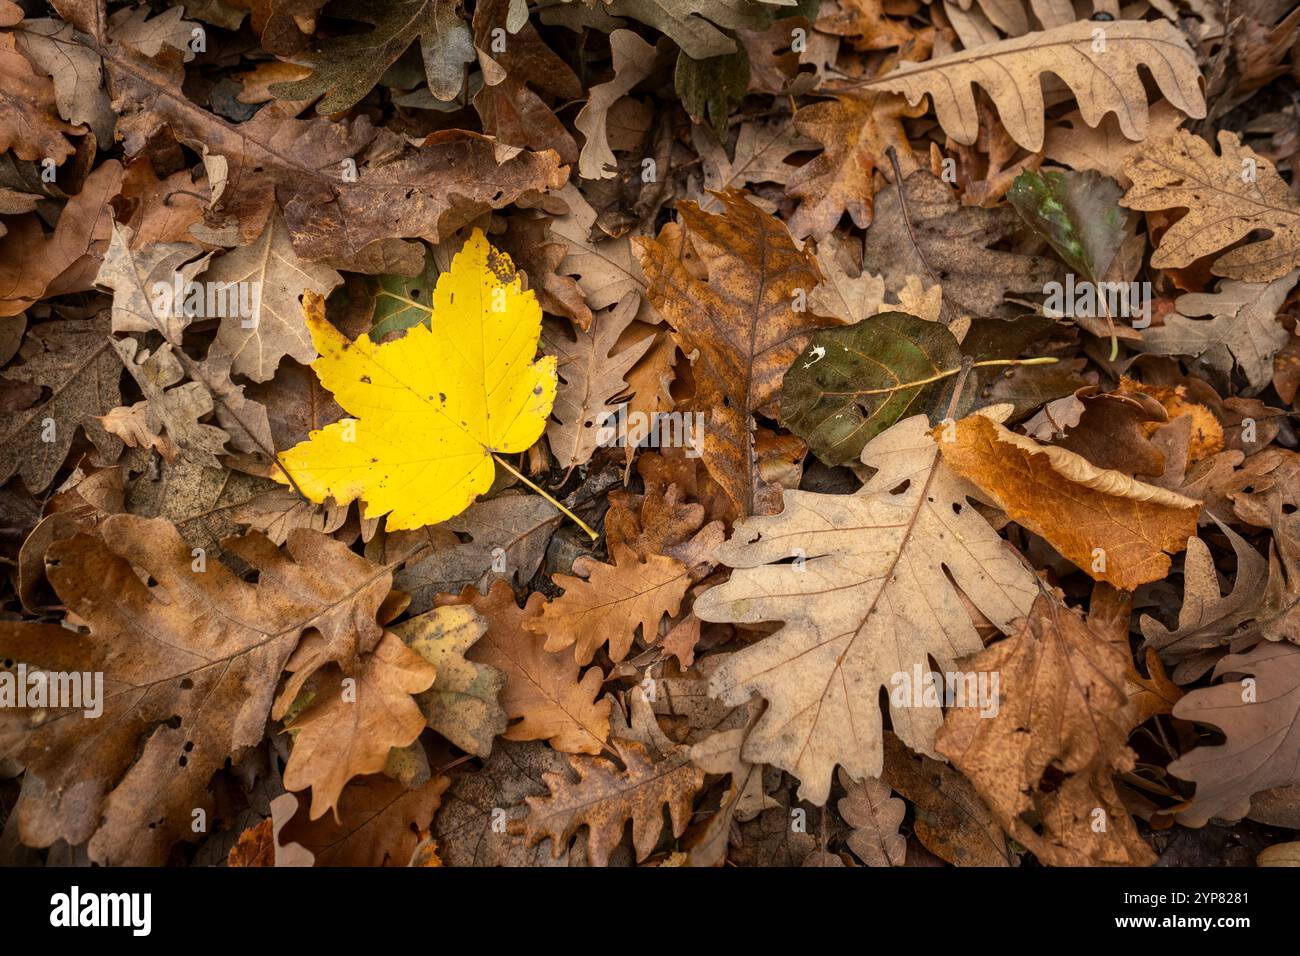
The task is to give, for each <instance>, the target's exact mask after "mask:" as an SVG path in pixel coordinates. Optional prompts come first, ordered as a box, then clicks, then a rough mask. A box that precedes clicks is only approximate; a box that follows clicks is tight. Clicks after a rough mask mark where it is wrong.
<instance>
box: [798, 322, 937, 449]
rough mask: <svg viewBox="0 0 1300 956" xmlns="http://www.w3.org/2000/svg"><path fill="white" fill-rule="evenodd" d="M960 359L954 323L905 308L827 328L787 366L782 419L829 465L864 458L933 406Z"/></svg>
mask: <svg viewBox="0 0 1300 956" xmlns="http://www.w3.org/2000/svg"><path fill="white" fill-rule="evenodd" d="M961 360H962V356H961V349H960V348H959V347H958V345H957V340H956V338H954V337H953V334H952V333H951V332H950V331H948V327H947V326H945V325H942V324H940V323H938V322H927V321H926V320H925V319H919V318H917V317H916V316H914V315H908V314H907V313H906V312H884V313H882V314H880V315H874V316H872V317H871V318H868V319H863V320H862V321H861V322H858V323H857V324H855V325H850V326H846V327H844V328H838V329H825V330H823V331H821V332H818V333H817V334H816V335H814V336H813V337H812V340H811V341H810V342H809V343H808V347H807V348H805V349H804V350H803V352H802V353H801V354H800V355H799V357H798V358H797V359H795V362H794V364H793V365H791V366H790V368H789V370H788V371H787V372H786V373H785V380H784V382H783V383H782V386H781V420H782V423H783V424H784V425H785V426H786V427H787V428H789V429H790V430H791V431H793V432H794V433H795V434H796V435H798V436H799V437H800V438H802V439H803V440H804V441H806V442H807V443H808V447H809V448H811V449H812V450H813V452H814V453H815V454H816V455H817V457H818V458H820V459H821V460H822V461H824V462H826V463H827V464H828V465H843V464H848V463H849V462H854V461H857V460H858V458H859V456H860V455H861V454H862V449H863V447H864V446H865V445H866V444H867V442H868V441H870V440H871V439H872V438H874V437H875V436H876V435H878V434H879V433H880V432H882V431H884V430H885V429H886V428H888V427H889V426H890V425H893V424H894V423H895V422H897V421H899V420H900V419H902V418H905V417H907V416H908V415H915V414H917V413H918V412H930V411H931V410H932V408H933V407H934V405H935V404H937V401H936V400H937V399H938V398H939V397H941V396H942V395H943V394H944V393H945V392H946V391H948V390H949V389H950V387H951V385H952V383H951V382H950V381H949V380H948V379H949V377H950V373H952V372H953V370H955V369H958V368H960V367H961ZM936 376H942V377H939V378H937V379H936ZM927 380H928V381H927Z"/></svg>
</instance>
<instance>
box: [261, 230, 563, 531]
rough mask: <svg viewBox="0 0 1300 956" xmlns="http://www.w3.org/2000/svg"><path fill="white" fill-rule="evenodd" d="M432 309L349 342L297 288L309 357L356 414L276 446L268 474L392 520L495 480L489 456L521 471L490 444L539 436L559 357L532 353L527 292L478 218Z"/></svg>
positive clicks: (442, 516) (423, 517)
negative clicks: (416, 320)
mask: <svg viewBox="0 0 1300 956" xmlns="http://www.w3.org/2000/svg"><path fill="white" fill-rule="evenodd" d="M430 312H431V314H430V319H429V324H428V325H425V324H419V325H415V326H413V327H412V328H410V329H408V330H407V332H406V334H405V335H404V336H403V337H402V338H400V339H397V340H395V341H391V342H385V343H383V344H378V343H376V342H372V341H371V340H370V337H369V336H367V335H362V336H360V337H358V338H357V339H356V341H351V342H350V341H348V339H347V338H346V337H344V336H343V335H342V334H341V333H340V332H339V331H338V330H337V329H335V328H334V326H332V325H330V323H329V322H328V321H327V320H326V318H325V300H324V299H323V298H322V297H321V296H319V295H317V294H315V293H312V292H308V293H306V294H305V295H304V297H303V313H304V315H305V316H306V319H307V327H308V329H310V331H311V337H312V342H313V343H314V344H315V346H316V351H317V352H319V353H320V357H319V358H318V359H316V361H314V362H313V363H312V366H311V367H312V369H313V370H315V372H316V376H317V377H318V378H319V379H320V382H321V384H322V385H323V386H324V387H325V388H327V389H329V391H331V392H332V393H333V394H334V398H335V399H336V400H337V401H338V403H339V404H340V405H341V406H343V409H344V410H345V411H346V412H348V414H349V415H350V416H352V417H350V418H344V419H342V420H340V421H337V422H334V423H333V424H331V425H327V426H326V427H324V428H322V429H320V430H318V431H314V432H312V433H311V435H310V436H309V437H308V439H307V441H305V442H301V443H300V444H298V445H295V446H294V447H293V448H291V449H289V450H288V451H286V452H284V453H282V454H281V455H280V465H281V468H282V469H283V471H280V470H278V469H277V473H276V475H275V477H276V479H277V480H278V481H281V482H282V483H285V484H289V483H290V482H289V481H288V478H287V477H286V476H285V474H284V472H288V475H289V476H292V478H293V482H292V483H293V484H294V485H296V486H297V488H298V489H299V490H300V491H301V492H302V493H303V494H304V495H306V496H307V497H308V498H310V499H311V500H312V501H317V502H321V501H324V500H325V499H326V498H329V497H333V498H334V500H335V501H337V502H338V503H339V504H347V503H348V502H350V501H352V500H354V499H356V498H361V499H363V500H364V502H365V516H366V517H367V518H374V517H378V516H379V515H383V514H387V515H388V529H389V530H390V531H395V530H405V529H410V528H419V527H423V526H424V525H430V524H437V523H438V522H440V521H445V520H447V519H448V518H451V517H453V516H455V515H457V514H459V513H460V512H462V511H464V510H465V508H467V507H468V506H469V505H470V503H471V502H473V500H474V499H475V498H476V497H478V496H479V495H480V494H482V493H483V492H485V491H487V490H488V488H489V487H491V485H492V479H493V476H494V473H495V472H494V467H493V460H494V458H495V460H496V461H499V462H501V464H502V465H503V466H504V467H506V468H507V469H508V470H510V471H511V472H513V473H514V474H515V475H516V476H517V477H519V478H521V479H523V480H524V481H527V480H528V479H527V478H525V477H524V476H523V475H522V474H519V472H517V471H515V470H514V468H513V467H512V466H510V465H509V464H508V463H507V462H505V461H504V460H503V459H502V458H500V457H499V456H500V454H504V453H508V452H521V451H524V450H525V449H527V448H528V447H529V446H531V445H532V444H533V443H534V442H536V441H537V439H538V438H540V437H541V434H542V431H543V429H545V427H546V419H547V416H548V415H549V414H550V411H551V404H552V403H553V402H554V401H555V388H556V375H555V357H554V356H552V355H546V356H542V357H541V358H537V357H536V356H537V344H538V338H539V336H540V335H541V329H542V310H541V307H540V306H539V305H538V304H537V297H536V296H535V295H534V294H533V292H532V291H531V290H530V291H523V289H522V288H521V286H520V281H519V276H518V275H517V274H516V272H515V269H514V265H513V263H511V261H510V257H509V256H507V255H505V254H504V253H501V252H499V251H497V250H496V249H494V248H493V247H492V246H491V245H489V244H488V241H487V239H486V238H484V236H483V233H482V232H481V231H480V230H478V229H475V230H474V234H473V235H472V236H470V238H469V240H468V241H466V243H465V245H464V246H463V247H462V248H461V250H460V252H458V253H457V254H456V256H455V258H453V259H452V262H451V269H450V271H448V272H444V273H443V274H442V275H441V276H439V277H438V283H437V286H436V287H435V289H434V291H433V305H432V308H431V310H430ZM528 483H529V484H532V483H531V482H528ZM533 487H534V488H536V486H535V485H534V486H533ZM538 490H539V491H540V489H538ZM547 497H549V496H547ZM552 500H553V499H552ZM562 510H563V509H562Z"/></svg>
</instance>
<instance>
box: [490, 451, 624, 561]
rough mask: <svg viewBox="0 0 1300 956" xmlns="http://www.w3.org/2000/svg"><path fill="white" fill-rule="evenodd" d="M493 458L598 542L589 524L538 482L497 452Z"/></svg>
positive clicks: (597, 537) (596, 535)
mask: <svg viewBox="0 0 1300 956" xmlns="http://www.w3.org/2000/svg"><path fill="white" fill-rule="evenodd" d="M492 457H493V458H495V459H496V462H497V464H498V465H500V466H501V467H502V468H504V469H505V470H506V471H508V472H510V474H512V475H514V476H515V477H516V478H518V479H519V480H520V481H522V482H523V483H524V484H526V485H527V486H528V487H529V488H531V489H533V491H535V492H537V493H538V494H539V495H541V496H542V497H543V498H545V499H546V500H547V501H549V502H550V503H551V504H553V505H555V507H556V508H558V509H559V510H560V511H561V512H562V513H563V514H565V515H566V516H568V518H569V519H570V520H571V521H572V522H573V523H574V524H576V525H577V526H578V527H579V528H581V529H582V530H583V531H585V532H587V537H589V538H591V540H592V541H596V540H597V539H599V538H600V535H598V534H596V532H594V531H592V530H591V528H590V527H589V526H588V525H587V522H585V521H583V520H582V519H581V518H579V517H578V516H577V515H575V514H574V513H573V512H572V511H570V510H569V509H568V508H566V507H564V505H562V504H560V502H559V501H557V500H556V499H555V498H554V497H553V496H552V495H550V494H549V493H547V491H546V490H545V489H544V488H542V487H541V486H540V485H538V484H537V483H536V482H534V481H533V480H532V479H531V478H529V477H528V476H527V475H525V474H524V473H523V472H522V471H520V470H519V469H518V468H516V467H515V466H514V465H512V464H510V462H508V461H506V460H505V459H504V458H502V457H501V456H500V455H498V454H497V453H496V452H493V453H492Z"/></svg>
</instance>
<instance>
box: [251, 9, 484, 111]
mask: <svg viewBox="0 0 1300 956" xmlns="http://www.w3.org/2000/svg"><path fill="white" fill-rule="evenodd" d="M369 7H370V9H369V10H367V9H366V5H360V4H358V5H357V12H356V13H354V14H351V16H353V17H355V18H356V19H358V20H361V21H363V22H365V23H369V24H373V26H374V29H373V30H371V31H369V32H366V33H353V34H348V35H346V36H341V37H335V38H332V39H329V40H325V41H323V42H321V43H320V44H319V48H318V49H317V50H316V52H314V53H313V54H311V55H310V56H309V58H308V60H307V65H309V66H311V67H312V74H311V76H308V77H305V78H303V79H301V80H296V81H294V82H292V83H276V84H274V85H273V86H272V87H271V92H272V93H274V94H275V95H276V96H279V97H283V98H285V99H291V100H299V99H303V100H305V99H312V98H314V97H317V96H321V95H322V94H323V95H324V97H325V98H324V99H322V100H321V101H320V102H319V103H317V104H316V112H318V113H322V114H327V113H339V112H342V111H343V110H347V109H351V108H352V107H353V106H355V105H356V104H357V103H358V102H359V101H360V100H361V98H362V97H363V96H365V95H366V94H367V93H369V92H370V91H371V90H373V89H374V88H375V86H376V85H377V84H378V83H379V81H380V79H381V78H382V77H383V75H384V73H385V72H386V71H387V70H388V68H389V67H390V66H392V65H393V63H395V62H396V61H397V59H398V57H400V56H401V55H402V54H403V53H405V52H406V50H407V48H409V47H410V45H411V44H412V43H414V42H415V41H416V40H417V39H418V40H419V41H420V53H421V54H422V55H423V57H424V72H425V76H426V77H427V78H428V81H429V91H430V92H431V93H432V94H433V95H434V96H435V97H436V98H437V99H439V100H443V101H444V102H445V101H447V100H453V99H455V98H456V97H457V96H459V95H460V92H461V87H462V86H463V85H464V82H465V64H467V63H473V62H474V60H475V54H474V40H473V38H472V37H471V35H470V31H469V27H468V26H467V25H466V23H465V21H464V19H462V17H461V15H460V2H459V0H384V2H383V3H376V4H370V5H369Z"/></svg>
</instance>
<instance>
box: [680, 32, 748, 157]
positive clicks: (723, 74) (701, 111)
mask: <svg viewBox="0 0 1300 956" xmlns="http://www.w3.org/2000/svg"><path fill="white" fill-rule="evenodd" d="M673 85H674V86H675V88H676V90H677V96H678V98H679V99H680V100H681V101H682V106H683V107H685V108H686V112H688V113H689V114H690V115H691V116H692V117H693V118H694V119H696V120H700V121H707V122H708V123H709V124H710V125H711V126H712V127H713V131H714V132H715V133H717V134H718V139H719V140H721V141H722V142H724V143H725V142H726V141H727V117H728V116H729V115H730V114H731V110H732V107H734V106H738V105H740V102H741V101H742V100H743V99H744V98H745V90H746V89H748V87H749V54H747V53H746V52H745V48H744V47H741V48H740V49H738V50H737V51H736V52H735V53H728V54H726V55H725V56H711V57H709V58H708V59H706V60H696V59H692V58H691V57H689V56H687V55H686V54H685V53H681V54H679V55H678V57H677V70H676V72H675V74H674V76H673Z"/></svg>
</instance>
